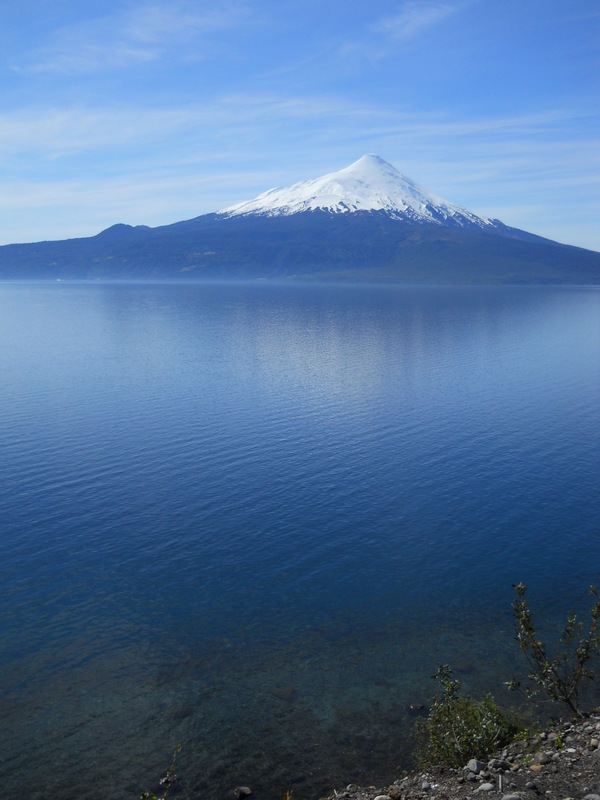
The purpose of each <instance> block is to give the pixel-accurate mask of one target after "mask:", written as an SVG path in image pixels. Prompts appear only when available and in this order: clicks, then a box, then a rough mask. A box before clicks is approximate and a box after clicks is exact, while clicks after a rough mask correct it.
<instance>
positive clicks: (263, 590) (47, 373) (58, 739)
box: [0, 283, 600, 800]
mask: <svg viewBox="0 0 600 800" xmlns="http://www.w3.org/2000/svg"><path fill="white" fill-rule="evenodd" d="M0 343H1V350H0V374H1V376H2V380H1V385H0V452H1V453H2V458H1V460H0V479H1V486H2V492H1V494H0V528H1V540H0V541H1V548H2V550H1V556H2V558H1V565H0V578H1V581H2V587H3V592H2V615H1V621H0V634H1V645H2V646H1V650H0V690H1V694H0V698H1V699H0V712H1V720H2V725H1V726H0V731H1V732H0V740H1V741H0V774H1V779H2V787H3V790H4V793H5V794H6V795H7V796H14V797H23V798H24V797H27V798H31V799H32V800H33V799H34V798H35V800H41V799H42V798H48V800H49V799H50V798H52V799H53V800H54V798H56V797H60V798H61V800H69V798H74V799H75V798H77V800H85V799H86V798H90V800H91V798H98V797H102V798H105V799H106V800H110V798H136V797H139V795H140V793H141V792H142V791H143V790H144V789H148V790H155V788H156V781H157V780H158V778H159V777H160V776H161V775H162V774H164V772H165V770H166V768H167V767H168V766H169V763H170V761H171V755H172V753H173V749H174V747H175V746H176V744H177V743H181V745H182V750H181V753H180V755H179V757H178V761H177V773H178V775H179V777H180V779H181V781H180V784H179V786H178V787H177V788H178V793H177V794H176V793H173V797H179V798H182V799H184V800H186V799H187V798H189V799H190V800H191V799H192V798H199V797H203V798H215V799H219V800H223V798H224V797H225V794H226V792H227V791H228V790H230V789H232V788H233V787H235V786H237V785H240V784H242V785H249V786H250V787H251V788H252V790H253V794H254V796H255V797H256V798H257V800H281V798H282V797H283V795H284V794H285V792H286V791H287V790H292V789H293V791H294V798H296V799H297V800H301V798H307V799H308V798H316V797H318V796H319V794H323V793H324V792H326V791H327V790H331V789H333V788H335V787H339V786H343V785H346V784H348V783H350V782H355V783H361V782H362V783H374V784H379V783H383V782H391V781H393V780H394V779H395V778H397V777H398V771H397V770H398V767H405V766H408V765H410V763H411V761H410V759H411V748H412V742H411V740H410V730H411V726H412V725H413V722H414V718H413V717H412V716H411V714H410V713H409V712H408V710H407V708H408V706H409V705H410V704H411V703H426V702H427V701H428V699H429V698H430V697H431V694H432V692H433V691H434V688H435V687H434V684H433V681H432V680H431V677H430V676H431V675H432V674H433V673H434V672H435V670H436V668H437V665H438V664H439V663H450V664H452V665H454V667H455V669H456V673H457V676H458V677H459V678H460V679H461V680H462V681H463V682H464V687H465V690H466V691H468V692H471V693H473V694H476V695H481V694H482V693H484V692H487V691H491V692H493V693H494V694H495V695H496V696H497V697H498V698H499V699H501V700H502V701H503V702H507V701H510V698H506V697H505V692H506V689H505V687H504V685H503V682H504V681H507V680H509V679H510V678H511V677H512V676H513V675H514V674H515V671H518V670H519V668H523V670H524V668H525V664H524V662H523V663H521V660H520V659H521V656H520V654H519V652H518V649H517V647H516V644H515V642H514V634H513V629H512V620H511V610H510V604H511V602H512V599H513V590H512V588H511V584H512V583H516V582H518V581H523V582H525V583H527V585H528V587H529V596H530V600H531V603H532V606H533V608H534V612H535V617H536V619H538V620H539V623H540V627H541V629H542V630H543V631H545V632H546V633H548V634H550V635H554V634H555V632H556V631H557V630H558V629H559V628H560V623H561V622H562V621H564V618H565V615H566V613H567V612H568V611H569V610H570V609H571V608H572V607H575V608H578V609H581V610H587V608H588V607H589V601H588V599H587V595H586V592H587V587H588V586H589V584H590V583H593V582H597V581H598V573H599V566H600V561H599V557H600V499H599V492H598V485H599V478H600V402H599V401H600V290H599V289H598V288H593V287H590V288H586V287H493V288H491V287H490V288H486V287H478V288H450V287H440V288H436V287H429V288H424V287H376V286H343V287H339V286H337V287H336V286H328V285H320V286H310V285H293V284H290V285H270V284H254V285H243V284H230V285H227V284H221V285H219V284H213V285H210V284H189V285H183V284H180V285H177V284H163V285H161V284H154V285H135V284H122V285H119V284H89V285H88V284H64V283H55V284H50V283H47V284H44V283H39V284H24V283H23V284H18V283H14V284H10V283H4V284H0Z"/></svg>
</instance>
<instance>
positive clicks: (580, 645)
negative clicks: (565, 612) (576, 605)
mask: <svg viewBox="0 0 600 800" xmlns="http://www.w3.org/2000/svg"><path fill="white" fill-rule="evenodd" d="M514 589H515V592H516V594H517V596H516V598H515V600H514V602H513V605H512V609H513V618H514V624H515V633H516V639H517V641H518V643H519V646H520V648H521V650H522V651H523V653H524V654H525V658H526V659H527V662H528V664H529V668H530V670H531V671H530V673H529V680H530V681H531V682H532V684H533V686H530V687H526V689H525V692H526V694H527V696H528V697H533V696H534V695H535V694H537V693H538V692H539V691H544V692H545V693H546V694H547V695H548V697H549V698H550V699H551V700H557V701H560V702H562V703H564V704H565V705H566V706H567V708H568V709H569V711H570V712H571V714H572V715H574V716H575V717H581V716H583V711H582V709H581V707H580V701H579V691H580V688H581V682H582V680H583V679H584V678H587V679H593V678H594V677H595V673H594V670H592V669H590V666H589V663H590V661H592V659H593V658H594V657H595V656H597V655H598V652H600V632H599V625H600V595H599V594H598V591H597V590H596V588H595V587H594V586H592V587H590V594H591V595H592V597H593V598H594V601H593V603H592V609H591V622H590V626H589V628H588V630H587V633H585V634H584V630H583V623H582V622H578V620H577V615H576V614H575V612H571V614H570V615H569V618H568V620H567V624H566V625H565V627H564V630H563V632H562V635H561V637H560V641H559V643H558V646H557V648H556V653H555V654H554V656H549V655H548V654H547V652H546V647H545V645H544V643H543V642H541V641H539V639H538V638H537V634H536V630H535V626H534V624H533V617H532V614H531V609H530V608H529V604H528V602H527V600H526V597H525V593H526V591H527V587H526V586H525V584H523V583H519V584H517V585H516V586H515V587H514ZM509 686H510V688H511V689H519V688H520V683H519V682H518V681H516V680H514V679H513V680H512V681H510V683H509Z"/></svg>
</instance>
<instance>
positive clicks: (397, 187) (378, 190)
mask: <svg viewBox="0 0 600 800" xmlns="http://www.w3.org/2000/svg"><path fill="white" fill-rule="evenodd" d="M317 210H320V211H328V212H331V213H334V214H348V213H352V212H355V211H384V212H387V214H388V215H389V216H390V217H392V218H395V219H406V220H410V221H413V222H430V223H435V224H438V225H445V226H450V227H458V228H464V227H471V226H473V225H475V226H477V227H481V228H490V227H491V228H494V227H496V226H497V225H501V223H498V221H497V220H491V219H488V218H487V217H480V216H478V215H477V214H474V213H473V212H472V211H468V210H467V209H465V208H461V207H460V206H457V205H455V204H454V203H450V202H448V201H447V200H444V199H443V198H441V197H438V196H437V195H435V194H433V193H432V192H430V191H429V190H428V189H424V188H423V187H422V186H419V185H418V184H416V183H415V182H414V181H412V180H411V179H410V178H407V177H406V176H405V175H402V173H401V172H399V171H398V170H397V169H396V167H394V166H392V164H389V163H388V162H387V161H384V160H383V159H382V158H380V157H379V156H376V155H373V154H369V155H364V156H363V157H362V158H359V159H358V161H355V162H354V163H353V164H350V166H348V167H345V168H344V169H340V170H339V171H338V172H330V173H329V174H327V175H323V176H322V177H321V178H315V179H313V180H309V181H302V182H301V183H296V184H294V185H293V186H290V187H289V188H287V189H270V190H269V191H267V192H264V193H263V194H260V195H259V196H258V197H256V198H255V199H254V200H249V201H247V202H244V203H237V204H236V205H233V206H230V207H229V208H225V209H223V210H222V211H219V212H218V213H219V214H222V215H225V216H227V217H234V216H245V215H250V214H251V215H266V216H270V217H274V216H289V215H291V214H298V213H301V212H304V211H317Z"/></svg>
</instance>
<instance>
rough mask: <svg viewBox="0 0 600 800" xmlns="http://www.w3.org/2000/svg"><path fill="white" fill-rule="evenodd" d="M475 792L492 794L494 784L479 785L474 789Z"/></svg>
mask: <svg viewBox="0 0 600 800" xmlns="http://www.w3.org/2000/svg"><path fill="white" fill-rule="evenodd" d="M475 791H476V792H493V791H494V784H493V783H481V784H479V786H478V787H477V789H475Z"/></svg>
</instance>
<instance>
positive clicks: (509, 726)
mask: <svg viewBox="0 0 600 800" xmlns="http://www.w3.org/2000/svg"><path fill="white" fill-rule="evenodd" d="M433 678H434V680H436V681H437V683H438V691H437V693H436V696H435V697H434V699H433V701H432V704H431V709H430V711H429V716H428V718H427V719H423V720H419V721H418V722H417V723H416V736H417V750H418V755H419V760H420V762H421V765H422V766H423V767H426V766H429V765H433V764H445V765H447V766H449V767H456V768H460V767H464V765H465V764H466V763H467V761H468V760H469V759H471V758H478V759H486V758H488V757H489V756H490V755H491V754H492V753H493V752H494V751H495V750H496V749H498V748H499V747H502V746H503V745H505V744H507V743H508V742H510V741H511V740H512V739H513V738H514V737H515V736H516V734H517V733H518V732H519V731H520V730H521V728H522V726H521V724H520V723H519V721H518V719H517V717H516V716H515V715H513V714H510V713H508V712H505V711H503V710H502V709H500V708H499V706H498V705H497V704H496V702H495V701H494V699H493V698H492V697H491V696H490V695H487V696H486V697H484V698H483V699H482V700H475V699H474V698H472V697H470V696H469V695H461V694H460V690H461V685H462V684H461V682H460V681H458V680H455V679H454V678H453V677H452V670H451V669H450V667H449V666H448V665H446V664H442V665H440V666H439V667H438V670H437V672H436V674H435V675H434V676H433Z"/></svg>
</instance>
